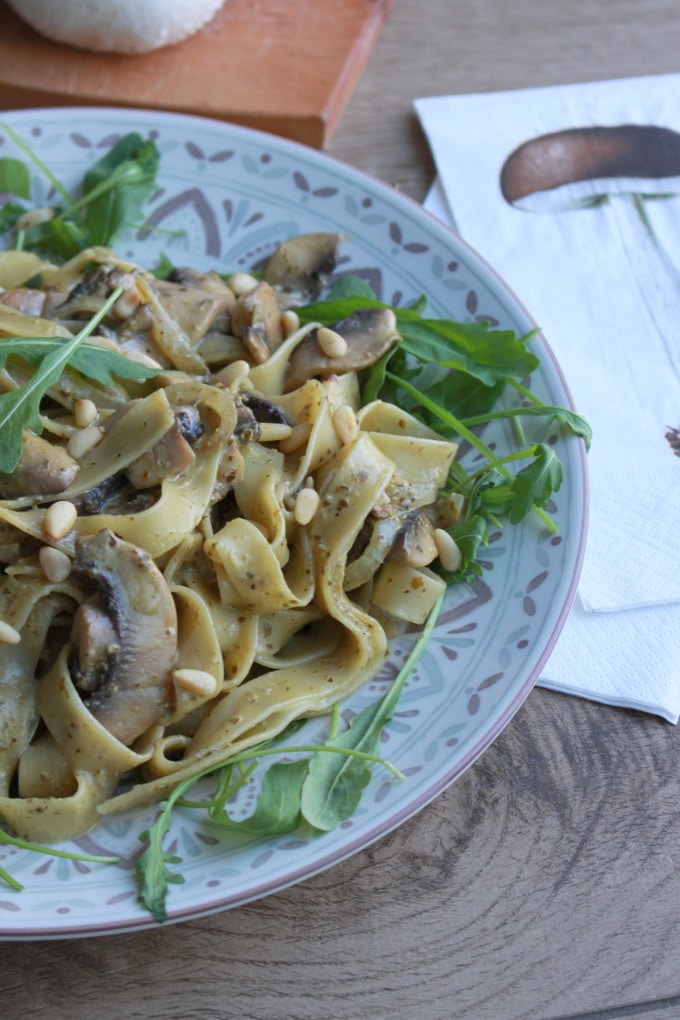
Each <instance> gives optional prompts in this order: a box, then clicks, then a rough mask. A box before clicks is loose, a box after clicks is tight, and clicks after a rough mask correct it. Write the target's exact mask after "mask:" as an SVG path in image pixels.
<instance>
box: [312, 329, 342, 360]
mask: <svg viewBox="0 0 680 1020" xmlns="http://www.w3.org/2000/svg"><path fill="white" fill-rule="evenodd" d="M316 339H317V341H318V344H319V347H320V348H321V351H322V353H323V354H325V355H326V357H327V358H342V357H344V355H345V354H347V341H346V340H345V338H344V336H340V334H339V333H336V332H335V330H334V329H329V328H328V327H327V326H321V328H320V329H318V330H317V333H316Z"/></svg>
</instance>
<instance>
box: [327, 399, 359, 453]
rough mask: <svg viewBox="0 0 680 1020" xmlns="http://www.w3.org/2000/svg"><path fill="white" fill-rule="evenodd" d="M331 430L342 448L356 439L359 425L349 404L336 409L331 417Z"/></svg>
mask: <svg viewBox="0 0 680 1020" xmlns="http://www.w3.org/2000/svg"><path fill="white" fill-rule="evenodd" d="M333 428H334V429H335V434H336V436H337V437H338V439H339V440H340V442H341V443H342V445H343V446H345V445H346V444H347V443H351V442H352V440H353V439H355V438H356V435H357V432H358V431H359V425H358V422H357V416H356V414H355V413H354V411H353V410H352V408H351V407H350V406H349V404H343V405H342V407H339V408H338V409H337V411H336V412H335V414H334V415H333Z"/></svg>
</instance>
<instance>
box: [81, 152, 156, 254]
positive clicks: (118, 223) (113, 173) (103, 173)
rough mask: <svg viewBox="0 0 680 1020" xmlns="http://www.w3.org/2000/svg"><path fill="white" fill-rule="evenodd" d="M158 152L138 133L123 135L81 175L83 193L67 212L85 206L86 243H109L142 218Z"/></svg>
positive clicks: (153, 180) (153, 181)
mask: <svg viewBox="0 0 680 1020" xmlns="http://www.w3.org/2000/svg"><path fill="white" fill-rule="evenodd" d="M159 162H160V154H159V152H158V149H157V147H156V145H155V143H154V142H152V141H148V140H145V139H143V138H142V137H141V135H139V134H136V133H134V132H133V133H130V134H127V135H124V136H123V137H122V138H121V139H120V140H119V141H118V142H117V143H116V144H115V145H114V146H113V147H112V148H111V149H110V150H109V151H108V152H107V153H106V154H105V155H104V156H103V157H102V158H101V159H100V160H99V161H98V162H97V163H95V165H94V166H93V167H92V168H91V169H90V170H89V171H88V172H87V173H86V174H85V177H84V178H83V190H84V191H85V194H84V196H83V198H81V199H80V200H79V201H78V202H77V203H75V205H74V206H73V207H72V208H71V210H70V212H71V213H73V212H75V210H76V209H78V208H81V207H84V208H85V215H84V226H85V229H86V231H87V235H88V244H103V245H106V244H109V243H110V242H111V240H112V239H113V238H114V237H115V236H116V235H117V234H118V233H119V232H120V231H121V230H123V229H124V228H125V227H132V226H134V225H135V224H136V223H138V222H139V221H140V219H141V209H142V205H143V204H144V202H145V201H146V200H147V199H148V198H149V197H150V196H151V194H152V193H153V189H154V187H155V185H156V177H157V175H158V166H159Z"/></svg>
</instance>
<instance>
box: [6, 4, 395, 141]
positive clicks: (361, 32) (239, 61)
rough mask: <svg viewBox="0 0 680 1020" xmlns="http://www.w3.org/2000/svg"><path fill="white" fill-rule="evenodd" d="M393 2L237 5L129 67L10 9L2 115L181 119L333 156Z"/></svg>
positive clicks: (125, 59)
mask: <svg viewBox="0 0 680 1020" xmlns="http://www.w3.org/2000/svg"><path fill="white" fill-rule="evenodd" d="M55 2H58V0H55ZM139 2H140V3H143V0H139ZM393 3H394V0H337V2H336V0H330V2H329V0H226V3H225V5H224V7H223V8H222V9H221V11H220V12H219V13H218V14H217V15H216V16H215V18H214V19H213V21H212V22H211V23H210V24H209V25H206V26H205V28H203V29H202V30H201V31H200V32H199V33H198V34H197V35H195V36H193V37H191V38H190V39H187V40H185V41H184V42H182V43H180V44H178V45H176V46H169V47H166V48H165V49H162V50H156V51H154V52H152V53H146V54H140V55H134V56H127V55H120V54H101V53H87V52H83V51H81V50H76V49H74V48H72V47H70V46H66V45H61V44H60V43H55V42H51V41H49V40H47V39H44V38H42V36H40V35H38V33H37V32H34V31H33V30H32V29H31V28H30V27H29V26H28V25H26V24H24V22H22V21H21V19H20V18H18V17H17V16H16V15H15V14H14V13H13V12H12V11H11V10H10V9H9V7H7V6H6V5H5V4H4V3H2V2H0V105H1V106H2V107H3V108H5V109H18V108H22V109H25V108H28V107H42V106H73V105H86V106H136V107H147V108H151V109H159V110H170V111H177V112H181V113H191V114H198V115H201V116H207V117H216V118H218V119H220V120H228V121H231V122H233V123H237V124H244V125H247V126H248V127H254V128H259V129H260V130H263V131H271V132H273V133H275V134H279V135H283V136H285V137H287V138H293V139H295V140H296V141H300V142H304V143H306V144H307V145H313V146H316V147H319V148H321V147H323V145H324V144H325V143H326V142H327V141H328V139H329V138H330V136H331V134H332V132H333V129H334V128H335V125H336V124H337V121H338V119H339V117H340V114H341V113H342V111H343V109H344V107H345V105H346V103H347V101H348V99H349V97H350V95H351V93H352V90H353V89H354V86H355V85H356V83H357V81H358V79H359V75H360V74H361V71H362V70H363V68H364V66H365V64H366V61H367V60H368V57H369V55H370V53H371V50H372V48H373V46H374V44H375V42H376V40H377V38H378V35H379V33H380V30H381V28H382V26H383V24H384V22H385V19H386V18H387V15H388V13H389V11H390V9H391V8H392V6H393Z"/></svg>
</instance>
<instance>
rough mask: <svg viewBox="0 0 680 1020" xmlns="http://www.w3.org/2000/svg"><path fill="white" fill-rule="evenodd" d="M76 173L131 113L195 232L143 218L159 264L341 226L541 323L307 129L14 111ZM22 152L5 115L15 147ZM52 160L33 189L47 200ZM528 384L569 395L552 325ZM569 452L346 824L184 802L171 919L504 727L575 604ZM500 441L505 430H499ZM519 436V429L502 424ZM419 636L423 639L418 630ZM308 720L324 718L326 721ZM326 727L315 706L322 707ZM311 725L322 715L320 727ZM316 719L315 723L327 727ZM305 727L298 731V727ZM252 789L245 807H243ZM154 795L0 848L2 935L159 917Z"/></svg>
mask: <svg viewBox="0 0 680 1020" xmlns="http://www.w3.org/2000/svg"><path fill="white" fill-rule="evenodd" d="M0 119H4V120H5V121H6V122H7V123H9V124H10V125H11V126H12V128H13V129H14V130H15V131H16V132H18V133H19V134H20V135H21V136H22V137H23V138H24V139H25V140H26V141H27V142H28V143H29V144H30V146H31V147H32V148H33V150H34V151H35V152H36V153H37V154H38V155H39V156H40V157H41V159H42V160H43V161H44V162H45V163H46V164H47V165H48V166H49V167H50V168H51V169H52V171H53V172H54V173H55V174H56V176H57V177H58V178H59V179H60V180H61V181H62V182H63V183H64V184H65V185H66V186H67V187H68V186H70V185H72V184H74V183H75V182H76V181H77V180H78V179H79V178H80V176H81V175H82V173H83V172H84V170H85V169H87V167H88V166H89V165H91V164H92V163H93V162H94V161H95V160H96V159H98V158H99V157H100V156H101V154H102V152H103V151H104V150H105V149H107V148H108V147H109V146H110V145H111V144H112V142H113V141H115V139H116V138H117V137H118V136H120V135H121V134H124V133H125V132H127V131H130V130H136V131H138V132H140V133H141V134H142V135H144V136H147V135H150V136H151V137H153V138H154V139H155V141H156V143H157V145H158V147H159V149H160V152H161V156H162V162H161V165H162V173H161V177H160V182H159V183H160V187H159V190H158V193H157V194H156V195H155V197H154V199H153V201H152V202H151V204H150V215H149V222H151V223H153V224H155V225H159V226H162V227H163V228H166V229H172V230H173V231H175V230H180V231H182V235H181V236H173V237H168V235H167V234H163V233H160V232H156V233H153V232H148V231H146V232H145V231H140V232H138V233H137V234H135V235H132V234H131V235H129V236H128V237H126V238H125V239H123V241H121V242H120V243H119V244H118V245H117V248H118V251H119V252H120V253H121V254H123V255H124V256H128V257H130V258H133V259H135V260H137V261H139V262H141V263H143V264H144V265H147V266H149V267H152V266H153V265H155V264H156V263H157V261H158V256H159V254H160V252H161V251H162V250H165V251H167V253H168V255H169V256H170V258H171V259H172V261H173V262H174V263H175V264H191V265H194V266H196V267H197V268H210V267H215V268H218V269H220V270H222V271H226V270H238V269H246V268H250V267H252V266H254V265H256V264H257V263H258V262H260V261H261V260H262V259H263V258H265V257H266V256H267V255H268V254H269V253H270V252H271V251H272V250H273V248H274V247H275V245H276V244H277V243H279V242H280V241H282V240H283V239H284V238H286V237H289V236H292V235H295V234H300V233H304V232H306V231H314V230H324V231H325V230H329V231H337V232H340V233H343V234H345V235H346V236H347V241H346V242H345V243H344V244H343V247H342V257H343V264H342V266H341V269H342V271H343V272H344V271H348V270H351V271H352V272H355V273H358V274H360V275H363V276H364V277H365V278H366V279H367V280H368V281H369V282H370V283H371V284H372V286H373V288H374V290H375V291H376V292H377V294H378V296H379V297H381V298H382V299H383V300H386V301H387V302H389V303H391V304H403V303H406V302H408V301H410V300H412V299H414V298H416V297H418V296H419V295H420V294H426V295H427V297H428V299H429V307H428V314H430V315H433V316H447V317H452V318H458V319H462V320H470V319H474V318H476V317H484V318H489V319H491V320H493V321H495V322H497V323H498V324H500V326H501V327H503V328H510V329H514V330H515V331H516V332H517V333H519V334H524V333H525V332H527V331H528V330H530V329H533V328H534V323H533V322H532V321H531V320H530V319H529V317H528V315H527V313H526V312H525V310H524V309H523V308H522V306H521V305H520V304H519V302H518V301H517V299H516V298H515V297H514V296H513V294H512V293H510V291H509V290H508V288H507V287H506V286H505V285H504V284H503V282H502V281H501V280H500V279H499V278H498V277H497V276H496V275H495V273H494V272H493V271H492V270H491V269H490V268H489V266H488V265H487V264H486V263H485V262H484V261H482V260H481V259H480V258H479V257H478V256H477V255H476V254H475V253H474V252H473V251H471V250H470V248H469V247H468V246H467V245H466V244H465V243H464V242H463V241H461V240H460V238H458V237H457V236H456V235H454V234H453V233H451V232H450V231H449V230H448V229H446V228H445V227H443V226H442V225H440V224H439V223H438V222H437V221H436V220H434V219H433V218H431V217H430V216H429V215H427V214H426V213H424V212H423V211H422V209H421V208H420V207H419V206H418V205H417V204H415V203H413V202H411V201H410V200H408V199H406V198H404V197H403V196H401V195H399V194H398V193H396V192H394V191H392V190H390V189H388V188H387V187H385V186H384V185H382V184H379V183H377V182H376V181H374V180H371V179H370V178H368V177H366V176H364V175H362V174H360V173H357V172H355V171H354V170H352V169H350V168H348V167H346V166H343V165H340V164H338V163H336V162H334V161H332V160H330V159H329V158H327V157H326V156H324V155H322V154H320V153H318V152H316V151H313V150H309V149H306V148H303V147H301V146H299V145H296V144H293V143H290V142H287V141H284V140H282V139H279V138H274V137H270V136H267V135H263V134H260V133H256V132H251V131H248V130H244V129H241V128H237V127H233V126H230V125H225V124H222V123H218V122H215V121H208V120H201V119H196V118H193V117H185V116H174V115H164V114H160V113H152V112H146V111H123V110H111V109H109V110H106V109H105V110H102V109H98V110H89V109H79V110H74V109H64V110H59V109H52V110H40V111H22V112H17V113H11V114H5V115H3V116H2V117H0ZM9 154H15V155H16V154H17V153H16V150H14V148H13V146H12V144H11V142H10V140H9V139H8V138H6V137H5V135H4V133H3V132H2V131H1V130H0V155H9ZM47 192H48V185H47V184H46V182H45V181H44V179H43V178H41V177H40V176H39V175H38V174H37V173H36V174H35V181H34V195H35V197H36V199H37V201H38V204H40V202H41V201H42V200H43V199H47ZM533 343H534V347H535V349H536V351H537V353H538V354H539V356H540V358H541V368H540V370H539V371H537V372H536V373H535V375H534V378H533V380H532V388H533V389H534V391H535V392H536V393H537V394H538V395H539V396H541V397H542V399H544V400H545V401H546V402H547V403H551V404H559V405H563V406H565V405H569V404H570V398H569V395H568V392H567V390H566V386H565V383H564V380H563V378H562V375H561V373H560V370H559V367H558V366H557V364H556V363H555V360H554V358H553V356H552V354H551V352H550V350H549V348H548V347H547V345H546V343H545V341H544V340H543V339H542V338H541V337H537V338H536V340H535V341H533ZM548 435H549V441H550V442H552V443H554V445H555V448H556V449H557V451H558V453H559V456H560V459H561V460H562V462H563V464H564V483H563V485H562V488H561V490H560V492H559V493H558V496H557V498H556V499H555V505H554V507H553V508H552V509H553V516H554V519H555V521H556V522H557V524H558V526H559V534H558V535H557V536H554V535H550V534H548V533H547V532H546V531H545V530H544V529H543V528H542V527H541V526H540V525H539V524H538V523H537V522H535V521H529V522H527V523H525V524H523V525H522V526H520V527H517V528H510V527H508V528H506V529H505V530H504V531H503V532H502V534H500V535H496V536H494V540H493V541H492V542H491V543H490V545H489V547H488V549H487V550H486V551H485V560H486V561H487V565H488V569H487V570H486V571H485V574H484V577H483V579H482V580H480V581H479V582H478V583H476V584H475V586H474V588H473V589H468V588H464V587H460V588H458V589H454V590H451V591H450V592H449V595H448V599H447V602H446V607H445V610H444V612H443V615H442V617H441V619H440V621H439V623H438V625H437V628H436V631H435V635H434V638H433V640H432V641H431V643H430V645H429V647H428V649H427V651H426V654H425V655H424V657H423V658H422V659H421V661H420V664H419V666H418V668H417V670H416V672H415V673H414V675H413V676H412V678H411V680H410V682H409V683H408V686H407V688H406V690H405V692H404V694H403V697H402V699H401V702H400V704H399V706H398V709H397V712H396V716H395V718H394V720H393V722H392V724H391V725H390V727H389V732H388V734H387V739H386V742H385V746H384V753H385V756H386V757H388V758H389V760H390V761H392V762H393V763H394V764H395V765H397V766H398V768H399V769H401V771H402V772H403V773H404V774H405V776H406V778H405V780H403V781H396V780H393V779H391V778H390V777H389V775H388V774H387V773H386V772H384V771H381V770H379V769H377V770H375V773H374V778H373V781H372V783H371V785H370V786H369V787H368V788H367V790H366V792H365V795H364V798H363V801H362V803H361V806H360V808H359V810H358V811H357V813H356V815H355V816H354V817H353V818H352V819H351V820H350V821H348V822H346V823H345V824H344V825H343V826H341V827H340V828H339V829H337V830H336V831H334V832H330V833H328V834H326V835H323V836H319V837H314V838H306V837H304V836H302V835H298V834H293V835H289V836H283V837H279V838H275V839H267V840H264V841H263V840H259V841H253V840H251V839H244V838H239V839H238V840H231V841H229V840H226V839H225V838H224V837H222V836H221V835H220V834H219V833H218V832H216V831H215V830H214V829H213V828H211V826H210V824H209V823H207V822H206V821H205V820H204V819H203V818H202V816H201V815H200V813H198V812H192V811H186V812H184V813H183V814H182V813H177V815H176V817H175V821H174V824H173V827H172V830H171V832H170V835H169V839H168V846H169V847H171V848H174V851H175V852H176V853H177V854H178V855H179V856H181V857H182V858H183V865H182V869H181V870H182V873H183V875H184V878H185V882H184V884H182V885H174V886H172V887H171V891H170V896H169V901H168V912H169V919H170V921H180V920H183V919H185V918H188V917H196V916H198V915H201V914H207V913H210V912H213V911H217V910H222V909H225V908H227V907H232V906H236V905H238V904H243V903H245V902H247V901H249V900H252V899H255V898H257V897H261V896H264V895H266V894H268V893H271V892H273V891H275V890H278V889H281V888H283V887H284V886H286V885H289V884H291V883H293V882H297V881H299V880H301V879H303V878H306V877H308V876H310V875H312V874H314V873H315V872H318V871H320V870H321V869H324V868H326V867H328V866H330V865H332V864H335V863H337V862H338V861H340V860H341V859H343V858H344V857H346V856H348V855H349V854H352V853H354V852H355V851H357V850H359V849H361V848H362V847H365V846H367V844H369V843H370V842H372V841H373V840H375V839H377V838H378V837H380V836H382V835H384V834H385V833H386V832H388V831H390V830H391V829H393V828H394V827H395V826H397V825H399V824H400V823H401V822H403V821H404V820H405V819H406V818H408V817H410V816H411V815H413V814H414V813H415V812H416V811H418V810H419V809H420V808H422V807H423V806H424V805H425V804H427V803H428V802H429V801H431V800H432V799H433V798H434V797H435V796H436V795H437V794H438V793H440V792H441V791H442V790H443V789H444V788H445V787H446V786H447V785H448V784H449V783H451V782H452V781H453V780H454V779H455V778H456V777H457V776H459V775H460V774H461V773H462V772H463V771H464V769H466V768H467V766H469V765H470V764H471V762H473V761H474V760H475V758H477V756H478V755H479V754H480V753H481V752H482V751H483V750H484V749H485V748H486V747H487V746H488V745H489V743H490V742H491V741H492V740H493V739H494V738H495V737H496V736H497V735H498V733H500V731H501V730H502V729H503V727H504V726H505V725H506V723H507V722H508V721H509V720H510V718H511V717H512V716H513V714H514V713H515V712H516V711H517V709H518V708H519V706H520V705H521V704H522V702H523V700H524V699H525V697H526V696H527V694H528V693H529V691H530V690H531V688H532V687H533V685H534V683H535V682H536V680H537V678H538V676H539V674H540V671H541V669H542V667H543V665H544V663H545V661H546V659H547V657H548V655H549V653H550V651H551V649H552V647H553V645H554V643H555V640H556V639H557V636H558V634H559V631H560V629H561V627H562V625H563V623H564V620H565V618H566V615H567V612H568V609H569V606H570V604H571V601H572V598H573V595H574V592H575V587H576V579H577V575H578V571H579V568H580V563H581V558H582V553H583V546H584V538H585V522H586V503H587V486H586V472H585V462H584V461H585V458H584V453H583V446H582V443H581V442H580V441H579V440H576V439H574V438H565V437H564V436H562V435H561V434H560V432H559V431H558V429H556V428H555V429H551V430H550V432H549V434H548ZM486 438H487V440H488V438H489V433H487V434H486ZM496 438H497V439H498V442H499V444H501V445H502V444H503V443H504V442H505V435H504V433H502V432H500V433H499V434H498V436H497V437H496ZM411 640H412V638H411ZM408 647H409V642H406V641H405V642H404V643H403V644H400V645H399V646H396V647H394V648H393V651H392V655H391V658H390V659H389V660H388V662H387V663H386V665H385V666H384V668H383V669H382V671H381V673H380V675H379V676H378V677H376V678H375V680H374V681H373V682H372V683H370V684H368V685H367V686H366V687H365V689H363V690H362V691H360V692H359V693H358V694H357V695H356V696H355V697H353V698H352V699H351V702H350V705H349V706H348V707H349V709H350V710H355V709H357V708H361V707H363V705H364V704H366V703H368V701H369V700H371V699H374V698H376V697H377V696H379V695H380V694H381V693H382V692H383V691H384V690H385V689H386V687H387V685H388V683H389V681H390V680H391V678H392V677H393V676H394V675H395V672H396V669H397V668H398V665H399V662H400V661H401V660H402V659H403V656H404V654H405V651H407V649H408ZM310 725H311V724H310ZM314 725H316V724H314ZM312 729H313V727H312ZM312 735H313V734H312ZM298 739H299V737H298ZM249 797H250V798H252V793H246V794H245V795H244V798H243V803H242V804H241V805H239V810H242V812H243V813H247V811H248V804H249ZM153 817H154V812H153V811H137V812H133V813H129V814H126V815H124V816H121V817H117V818H111V819H110V820H107V821H106V822H105V823H104V824H103V825H101V826H100V827H99V828H98V829H97V830H96V831H95V832H93V833H91V834H90V835H88V836H86V837H84V838H82V839H79V840H76V846H77V848H79V849H80V850H81V851H86V852H90V853H99V854H114V855H118V856H119V857H120V864H119V865H115V866H111V865H92V864H84V863H82V862H72V861H67V860H63V859H56V858H52V857H46V856H44V855H42V854H41V855H37V854H32V853H27V852H25V851H20V850H14V849H12V848H9V847H7V846H0V866H2V867H4V868H6V869H7V870H9V871H11V873H12V874H13V875H14V876H15V877H16V878H17V879H18V880H19V881H20V882H21V883H22V884H23V885H24V887H25V889H24V891H23V892H20V893H15V892H12V891H11V890H9V889H8V888H7V887H4V886H3V887H0V938H5V939H8V938H13V939H17V938H55V937H66V936H74V935H87V934H95V933H98V934H101V933H106V932H117V931H122V930H136V929H141V928H144V927H148V926H151V925H152V924H153V922H152V919H151V918H150V916H149V914H148V913H147V912H146V911H145V910H144V909H143V908H142V907H141V906H140V905H139V903H138V901H137V888H136V885H135V879H134V870H133V868H134V860H135V856H136V855H137V854H138V853H139V850H140V844H139V842H138V839H137V836H138V833H139V832H140V831H142V830H143V829H144V828H146V827H147V826H148V825H149V823H150V822H151V821H152V820H153Z"/></svg>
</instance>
